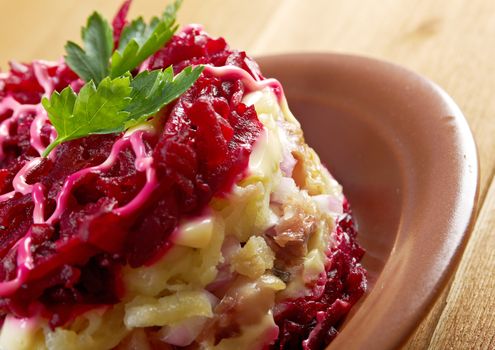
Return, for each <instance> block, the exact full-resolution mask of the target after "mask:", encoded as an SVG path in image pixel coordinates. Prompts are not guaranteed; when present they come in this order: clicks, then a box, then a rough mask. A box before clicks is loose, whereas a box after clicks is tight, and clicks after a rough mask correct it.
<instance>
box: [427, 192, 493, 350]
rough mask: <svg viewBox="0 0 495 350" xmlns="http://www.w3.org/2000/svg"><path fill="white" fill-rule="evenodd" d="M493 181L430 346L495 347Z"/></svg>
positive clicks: (460, 347) (440, 347)
mask: <svg viewBox="0 0 495 350" xmlns="http://www.w3.org/2000/svg"><path fill="white" fill-rule="evenodd" d="M494 232H495V182H492V184H491V186H490V190H489V192H488V195H487V197H486V201H485V203H484V205H483V207H482V210H481V212H480V216H479V218H478V221H477V224H476V227H475V229H474V232H473V238H472V239H471V241H470V242H469V244H468V246H467V249H466V252H465V254H464V258H463V260H462V262H461V264H460V266H459V270H458V271H457V273H456V275H455V278H454V282H453V284H452V288H451V289H450V293H449V295H448V297H447V304H446V306H445V308H444V310H443V313H442V315H441V317H440V319H439V322H438V325H437V327H436V329H435V332H434V334H433V337H432V340H431V344H430V347H431V349H495V273H494V272H495V249H494V247H495V235H494V234H493V233H494Z"/></svg>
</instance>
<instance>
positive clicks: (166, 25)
mask: <svg viewBox="0 0 495 350" xmlns="http://www.w3.org/2000/svg"><path fill="white" fill-rule="evenodd" d="M181 3H182V1H181V0H177V1H175V2H174V3H173V4H171V5H169V6H167V9H166V10H165V12H164V13H163V16H162V17H161V18H157V17H155V18H153V19H152V20H151V23H150V24H149V25H146V24H145V23H144V20H143V19H142V18H138V19H137V20H134V21H132V22H131V24H130V25H128V26H126V27H125V28H124V30H123V32H122V35H121V37H120V43H119V47H118V48H117V50H115V51H114V53H113V55H112V62H111V65H110V76H111V77H117V76H120V75H122V74H124V73H125V72H127V71H131V70H133V69H134V68H135V67H137V66H139V65H140V64H141V63H142V62H143V61H144V60H146V59H147V58H148V57H149V56H151V55H153V54H154V53H155V52H157V51H158V50H159V49H160V48H162V47H163V45H164V44H165V43H166V42H167V41H169V40H170V38H171V37H172V35H173V34H174V33H175V31H176V30H177V28H178V25H177V24H176V23H175V18H176V15H177V11H178V9H179V7H180V5H181Z"/></svg>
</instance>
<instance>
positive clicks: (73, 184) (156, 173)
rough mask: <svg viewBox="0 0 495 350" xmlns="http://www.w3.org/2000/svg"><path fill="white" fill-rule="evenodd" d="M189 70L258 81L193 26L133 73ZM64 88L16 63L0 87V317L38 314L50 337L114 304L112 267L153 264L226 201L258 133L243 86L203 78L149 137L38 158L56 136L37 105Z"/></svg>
mask: <svg viewBox="0 0 495 350" xmlns="http://www.w3.org/2000/svg"><path fill="white" fill-rule="evenodd" d="M124 11H125V8H124ZM124 15H125V14H124ZM120 16H122V13H121V14H120ZM122 20H123V19H122V17H121V18H120V19H119V20H116V21H115V22H114V23H116V25H118V26H121V25H122ZM119 21H120V22H119ZM120 30H121V29H120ZM191 63H194V64H196V63H202V64H212V65H218V66H221V65H224V64H226V63H228V64H233V65H237V66H238V67H240V68H243V69H245V70H246V71H247V73H249V75H251V76H252V77H258V78H259V77H260V74H259V72H258V71H257V68H256V65H255V64H254V63H253V61H251V60H250V59H249V58H247V56H246V55H245V53H243V52H237V51H232V50H230V49H229V48H228V46H227V45H226V43H225V41H224V40H223V39H212V38H210V37H208V36H207V35H206V34H204V32H202V31H201V30H200V29H199V28H197V27H189V28H186V29H185V30H184V31H182V32H180V33H178V34H177V35H175V36H174V37H173V38H172V39H171V40H170V42H169V43H168V44H167V45H166V46H165V47H164V48H163V49H162V50H160V51H159V52H158V53H156V54H155V55H154V56H153V57H151V58H150V59H149V60H148V61H147V62H146V63H145V64H144V65H143V67H142V69H149V68H150V67H151V66H152V67H153V68H165V67H166V66H168V65H173V67H174V71H175V72H176V73H178V72H179V71H181V70H182V69H183V68H185V67H186V66H188V65H190V64H191ZM68 85H71V86H73V87H74V88H75V89H77V88H80V86H81V85H82V83H81V81H80V80H79V79H78V78H77V76H76V75H75V74H74V73H73V72H72V71H71V70H70V69H69V68H68V67H67V66H66V64H65V63H64V62H60V63H58V64H49V63H46V62H41V61H37V62H33V63H32V64H27V65H21V64H13V65H12V66H11V70H10V72H9V73H6V74H3V75H2V76H1V80H0V86H1V90H0V96H1V98H2V100H1V102H0V121H1V125H0V144H1V148H0V150H1V152H2V154H1V155H2V157H1V159H0V165H1V170H0V190H1V192H0V221H1V222H0V230H1V236H0V255H1V264H0V281H1V282H0V296H1V298H0V305H1V306H0V310H1V312H2V314H4V315H5V314H7V313H10V314H13V315H15V316H18V317H29V316H33V315H35V314H39V313H41V314H42V315H43V316H44V317H48V318H49V319H50V320H51V325H52V326H57V325H61V324H64V322H66V321H67V320H68V319H70V318H71V317H73V316H74V315H76V314H77V313H79V312H82V311H85V310H87V309H89V308H93V307H95V306H98V305H108V304H113V303H116V302H118V301H119V300H120V297H121V296H122V290H121V286H120V282H119V281H120V279H119V270H120V267H121V266H122V265H123V264H129V265H131V266H133V267H137V266H141V265H143V264H148V263H152V262H153V261H154V260H155V259H157V258H158V257H160V255H161V254H163V253H164V252H165V251H166V250H167V248H168V247H169V246H170V244H171V243H170V242H169V239H168V238H169V235H170V234H171V233H172V231H173V230H174V229H175V228H176V226H177V224H178V222H179V220H180V219H181V218H182V217H189V216H194V215H198V214H200V213H201V211H202V209H203V208H205V206H206V205H207V203H208V202H209V201H210V199H211V198H212V197H213V196H219V195H222V194H224V193H227V192H229V190H230V188H231V187H232V185H233V184H234V183H235V182H236V181H238V180H239V179H240V178H242V177H243V176H244V175H245V170H246V167H247V164H248V160H249V155H250V152H251V150H252V146H253V144H254V142H255V141H256V139H257V137H258V135H259V134H260V132H261V130H262V124H261V123H260V122H259V120H258V118H257V115H256V112H255V110H254V108H253V107H252V106H251V107H248V106H246V105H244V104H243V103H242V102H241V100H242V97H243V96H244V94H245V87H244V85H243V84H242V82H241V81H240V80H239V79H231V78H229V77H228V76H226V77H221V78H219V77H216V76H214V75H212V74H211V73H208V72H204V73H203V74H202V76H201V77H200V78H199V79H198V80H197V81H196V83H195V84H194V85H193V86H192V88H190V89H189V90H188V91H187V92H186V93H185V94H183V95H182V96H181V97H180V98H179V99H178V100H177V101H176V102H175V103H174V104H172V105H169V106H167V108H166V109H165V110H163V111H161V112H160V117H159V119H160V120H159V122H158V123H157V122H154V127H146V126H145V127H142V128H141V129H140V130H135V131H130V132H127V133H126V134H113V135H94V136H88V137H84V138H81V139H77V140H73V141H70V142H67V143H64V144H62V145H60V146H58V147H57V148H56V149H55V150H54V151H53V152H52V154H51V155H50V157H48V158H40V157H39V154H40V153H41V152H42V150H43V149H44V148H46V147H47V145H48V144H49V143H50V141H51V140H52V139H53V137H54V136H53V133H54V129H53V127H52V126H51V125H50V124H49V122H48V121H47V118H46V114H45V112H44V110H43V108H42V107H41V106H40V100H41V98H42V97H43V96H47V95H50V94H51V93H52V91H60V90H61V89H63V88H64V87H65V86H68ZM157 125H158V126H157Z"/></svg>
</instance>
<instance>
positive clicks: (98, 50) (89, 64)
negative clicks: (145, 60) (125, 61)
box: [65, 12, 125, 84]
mask: <svg viewBox="0 0 495 350" xmlns="http://www.w3.org/2000/svg"><path fill="white" fill-rule="evenodd" d="M81 35H82V38H83V42H84V49H82V48H81V47H80V46H79V45H77V44H76V43H74V42H72V41H69V42H68V43H67V44H66V45H65V50H66V51H67V56H66V57H65V61H66V62H67V64H68V65H69V67H70V68H71V69H72V70H73V71H74V72H76V73H77V75H79V77H81V78H82V79H83V80H84V81H90V80H93V81H94V82H95V83H96V84H98V83H99V82H100V81H101V80H103V78H105V77H106V76H107V75H108V71H109V68H108V61H109V59H110V56H111V55H112V50H113V34H112V29H111V28H110V26H109V24H108V22H107V21H106V20H105V19H103V17H102V16H101V15H100V14H99V13H97V12H95V13H93V14H92V15H91V16H90V17H89V18H88V22H87V24H86V27H83V28H82V31H81ZM123 73H125V72H123Z"/></svg>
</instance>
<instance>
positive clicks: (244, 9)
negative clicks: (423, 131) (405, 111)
mask: <svg viewBox="0 0 495 350" xmlns="http://www.w3.org/2000/svg"><path fill="white" fill-rule="evenodd" d="M120 2H121V1H120V0H85V1H81V0H43V1H32V0H16V1H9V0H0V5H1V6H0V33H1V34H0V36H1V39H0V66H1V67H3V68H6V66H7V61H8V60H9V59H15V60H18V61H29V60H32V59H34V58H44V59H50V60H54V59H57V58H59V57H60V56H61V55H62V53H63V45H64V43H65V42H66V40H67V39H77V38H78V37H79V28H80V27H81V25H82V24H83V23H84V22H85V19H86V18H87V16H88V15H89V14H90V13H91V12H92V11H93V10H94V9H98V10H99V11H100V12H102V13H104V14H105V15H107V16H112V15H113V14H114V12H115V11H116V9H117V7H118V6H119V4H120ZM164 3H166V1H165V0H164V1H159V0H135V3H134V5H133V8H132V11H131V12H132V15H136V14H142V15H144V16H145V17H146V16H151V15H152V14H157V13H160V12H161V10H162V9H163V7H164ZM179 20H180V22H181V23H191V22H194V23H202V24H204V25H205V27H206V29H207V31H209V32H210V33H211V34H213V35H222V36H224V37H225V38H227V40H228V41H229V42H230V44H231V46H233V47H236V48H242V49H245V50H246V51H248V53H250V54H251V55H261V54H268V53H280V52H296V51H297V52H301V51H337V52H346V53H355V54H360V55H366V56H372V57H377V58H381V59H385V60H388V61H392V62H395V63H397V64H400V65H402V66H405V67H408V68H410V69H412V70H415V71H416V72H418V73H420V74H423V75H425V76H427V77H429V78H430V79H432V80H434V81H436V82H437V83H438V84H439V85H441V86H442V87H443V88H444V89H445V90H446V91H447V92H448V93H449V94H450V95H451V96H452V97H453V98H454V100H455V101H456V102H457V103H458V105H459V106H460V107H461V109H462V110H463V111H464V113H465V115H466V117H467V119H468V122H469V124H470V126H471V128H472V130H473V133H474V135H475V139H476V142H477V144H478V150H479V157H480V164H481V192H480V202H479V210H480V214H479V216H478V219H477V222H476V226H475V229H474V232H473V233H472V236H471V239H470V242H469V244H468V246H467V249H466V252H465V254H464V256H463V258H462V261H461V264H460V266H459V269H458V270H457V273H456V274H455V276H454V277H453V278H452V281H451V283H450V284H449V286H448V287H447V288H446V289H445V291H444V292H443V294H442V295H441V296H440V297H439V299H438V300H437V302H436V304H435V305H434V307H433V308H432V310H431V311H430V314H429V315H428V316H427V317H426V318H425V320H424V321H423V323H422V325H421V326H420V327H419V328H418V329H417V330H416V332H415V333H414V334H413V336H412V337H411V339H410V340H409V342H408V344H407V345H406V346H405V348H408V349H427V348H430V349H495V236H494V233H495V215H494V214H495V184H494V183H493V177H494V173H495V97H494V95H495V1H494V0H306V1H301V0H249V1H245V0H229V1H226V0H185V2H184V5H183V8H182V10H181V13H180V16H179Z"/></svg>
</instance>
